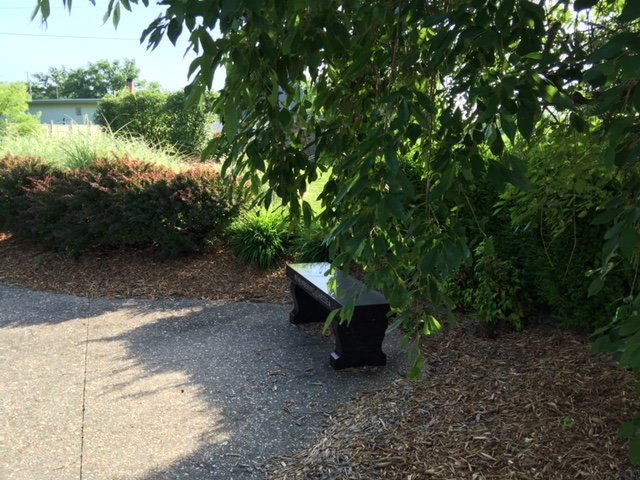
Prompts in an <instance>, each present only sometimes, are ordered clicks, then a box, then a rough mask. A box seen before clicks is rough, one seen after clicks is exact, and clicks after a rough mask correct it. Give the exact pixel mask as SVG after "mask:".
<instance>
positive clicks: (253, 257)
mask: <svg viewBox="0 0 640 480" xmlns="http://www.w3.org/2000/svg"><path fill="white" fill-rule="evenodd" d="M228 233H229V238H230V240H231V246H232V247H233V250H234V252H235V253H236V255H237V256H238V258H240V260H242V261H243V262H245V263H249V264H253V265H257V266H258V267H261V268H269V267H271V266H273V265H274V264H275V263H276V261H278V260H279V259H280V258H282V257H284V256H285V254H286V252H287V246H288V243H289V240H290V238H289V231H288V222H287V218H286V217H285V215H284V214H283V213H282V211H281V210H267V211H264V210H263V211H261V212H250V213H247V214H245V215H243V216H242V217H241V218H240V219H239V220H238V221H237V222H235V223H234V224H232V225H231V227H230V228H229V232H228Z"/></svg>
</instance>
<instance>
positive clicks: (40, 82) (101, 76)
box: [31, 59, 145, 98]
mask: <svg viewBox="0 0 640 480" xmlns="http://www.w3.org/2000/svg"><path fill="white" fill-rule="evenodd" d="M139 75H140V69H139V68H138V67H137V66H136V62H135V60H132V59H124V60H122V61H120V60H115V61H113V62H110V61H109V60H99V61H97V62H95V63H91V62H90V63H88V64H87V65H86V66H85V67H81V68H75V69H67V68H66V67H60V68H56V67H51V68H50V69H49V70H48V72H46V73H36V74H34V75H33V82H32V85H31V91H32V94H33V98H102V97H104V96H105V95H108V94H111V95H115V94H116V93H117V92H119V91H120V90H122V89H123V88H125V87H126V85H127V80H128V79H137V78H138V77H139ZM144 85H145V82H140V84H139V86H144Z"/></svg>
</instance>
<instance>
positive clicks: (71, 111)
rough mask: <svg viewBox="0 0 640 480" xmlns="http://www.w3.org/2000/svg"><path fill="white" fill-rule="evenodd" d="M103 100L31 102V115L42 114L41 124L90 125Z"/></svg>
mask: <svg viewBox="0 0 640 480" xmlns="http://www.w3.org/2000/svg"><path fill="white" fill-rule="evenodd" d="M100 100H102V99H101V98H58V99H44V100H31V101H30V102H29V113H31V114H34V115H36V114H38V113H40V123H46V124H57V125H73V124H79V125H84V124H90V123H93V122H94V115H95V113H96V110H97V108H98V102H99V101H100Z"/></svg>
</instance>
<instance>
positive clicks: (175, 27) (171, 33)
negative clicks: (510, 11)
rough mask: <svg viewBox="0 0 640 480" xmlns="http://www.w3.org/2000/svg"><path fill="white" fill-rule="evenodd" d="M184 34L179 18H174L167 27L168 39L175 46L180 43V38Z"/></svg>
mask: <svg viewBox="0 0 640 480" xmlns="http://www.w3.org/2000/svg"><path fill="white" fill-rule="evenodd" d="M181 33H182V23H181V22H180V21H179V20H178V19H177V18H172V19H171V21H170V22H169V26H168V27H167V37H169V40H170V41H171V43H173V45H174V46H175V44H176V42H177V41H178V37H179V36H180V34H181Z"/></svg>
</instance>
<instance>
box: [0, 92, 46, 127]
mask: <svg viewBox="0 0 640 480" xmlns="http://www.w3.org/2000/svg"><path fill="white" fill-rule="evenodd" d="M39 127H40V121H39V120H38V117H37V116H35V115H31V114H30V113H29V92H28V91H27V86H26V85H25V84H24V83H0V134H7V133H18V134H24V133H29V132H32V131H34V130H36V129H37V128H39Z"/></svg>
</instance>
